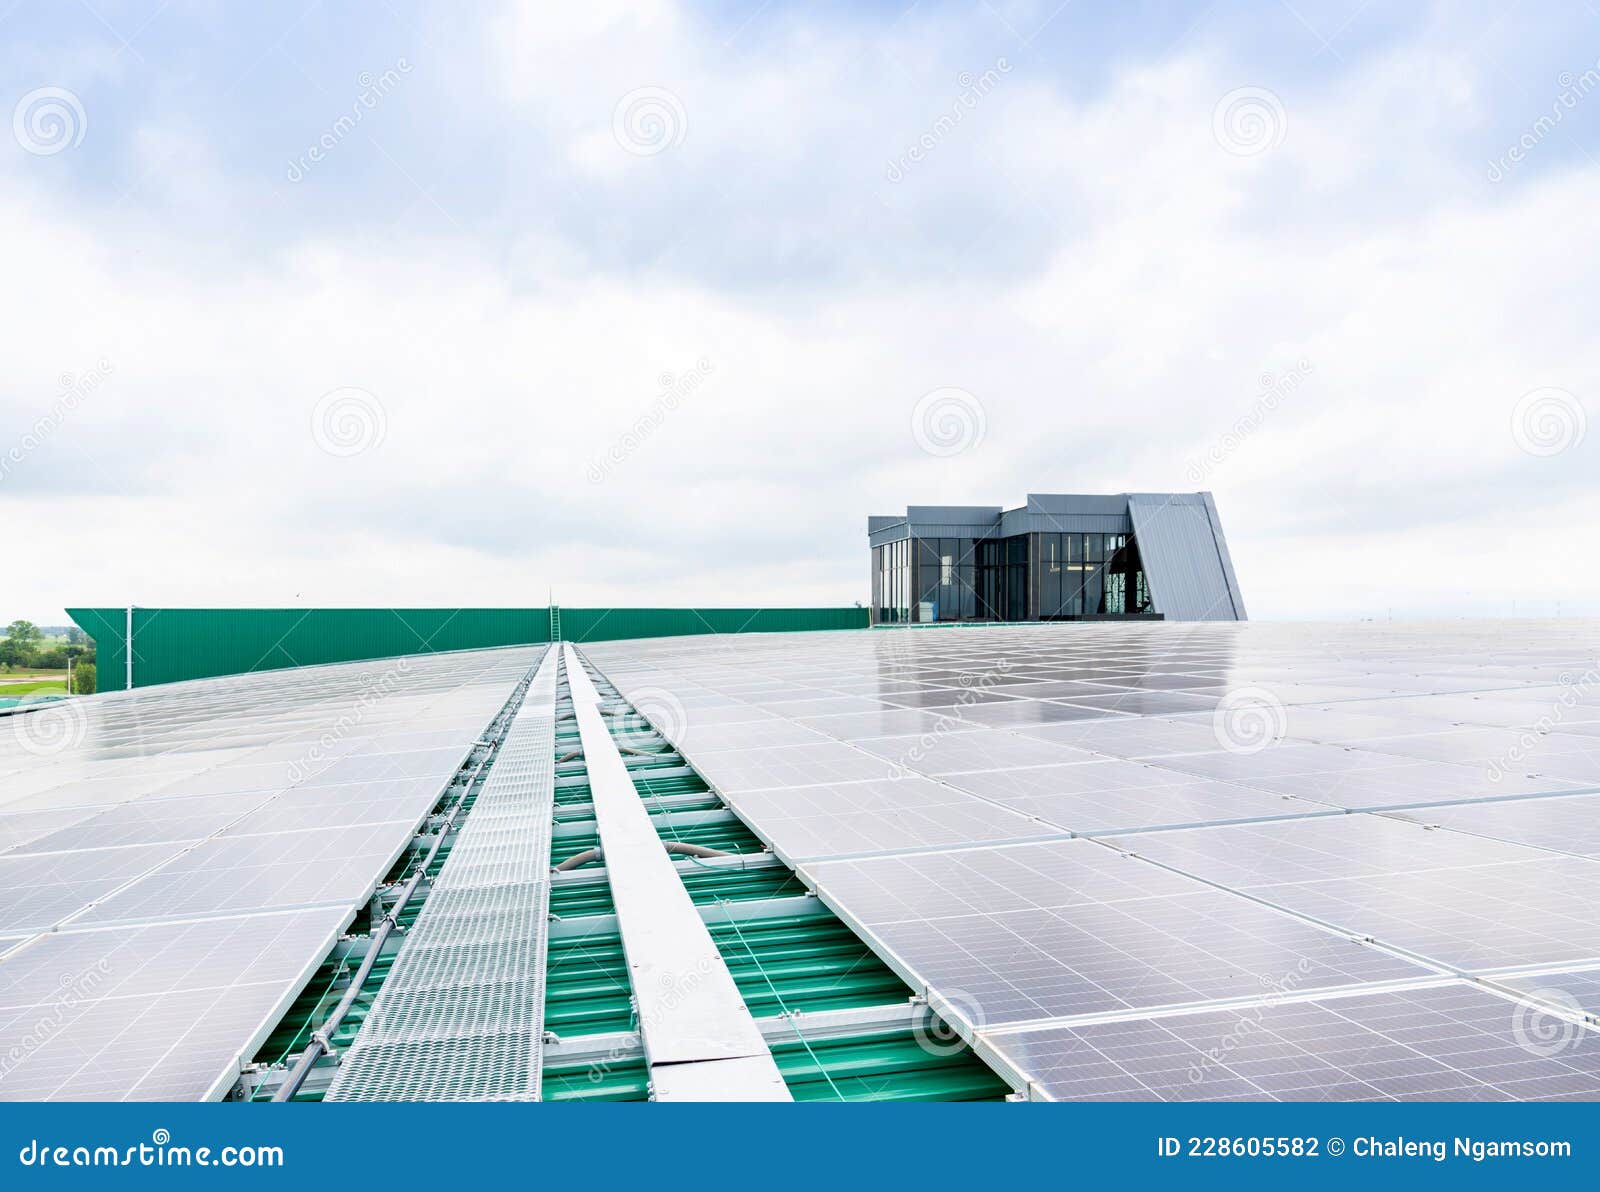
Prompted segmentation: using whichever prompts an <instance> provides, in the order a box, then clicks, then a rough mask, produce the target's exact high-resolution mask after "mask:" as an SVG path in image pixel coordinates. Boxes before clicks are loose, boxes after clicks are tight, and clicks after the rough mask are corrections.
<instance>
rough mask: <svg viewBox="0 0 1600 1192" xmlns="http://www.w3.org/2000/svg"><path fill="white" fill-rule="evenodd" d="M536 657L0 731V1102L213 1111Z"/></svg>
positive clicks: (450, 658) (209, 697)
mask: <svg viewBox="0 0 1600 1192" xmlns="http://www.w3.org/2000/svg"><path fill="white" fill-rule="evenodd" d="M539 653H540V651H539V650H537V649H511V650H493V651H478V652H472V653H460V654H448V655H423V656H414V657H408V658H404V659H391V660H386V661H379V662H372V663H356V664H348V665H340V666H322V667H307V668H303V669H298V670H288V671H272V672H265V673H260V674H254V675H246V676H240V677H237V678H229V679H219V680H202V681H197V682H191V683H181V684H173V685H170V686H164V687H153V688H146V689H141V690H137V691H133V692H115V693H109V694H106V695H102V696H96V697H92V698H89V699H84V700H74V701H66V702H62V703H58V704H54V705H52V706H50V707H49V708H48V709H46V710H42V711H36V712H29V713H26V714H23V715H11V716H7V717H0V1100H34V1099H47V1098H49V1099H67V1100H87V1099H161V1100H193V1099H200V1098H206V1097H217V1096H221V1095H223V1094H225V1093H226V1091H227V1089H228V1087H229V1086H230V1085H231V1084H232V1082H233V1080H234V1078H235V1077H236V1076H237V1074H238V1071H239V1064H240V1062H241V1059H243V1058H248V1056H249V1055H250V1054H251V1053H252V1052H253V1050H254V1048H255V1047H256V1046H257V1044H258V1043H259V1041H260V1040H261V1038H263V1037H264V1036H265V1034H266V1032H267V1031H268V1030H270V1028H271V1027H272V1026H273V1024H274V1023H276V1021H277V1020H278V1018H279V1017H281V1015H282V1013H283V1011H284V1009H285V1008H286V1007H287V1005H288V1004H289V1002H290V1001H292V1000H293V998H294V997H295V996H296V995H297V994H298V992H299V990H300V988H301V987H302V986H303V985H304V984H305V981H306V979H307V978H308V977H309V976H310V974H311V973H312V972H313V971H314V970H315V969H316V967H317V965H318V964H320V963H321V961H322V960H323V958H324V956H325V955H326V954H327V952H328V949H329V948H330V947H331V946H332V944H333V942H334V941H335V940H336V939H337V938H338V936H339V933H340V932H341V931H342V930H343V929H344V927H345V926H346V924H348V923H349V921H350V919H351V918H352V916H353V914H354V912H355V911H356V909H357V908H358V907H360V906H362V905H363V904H365V902H366V901H367V900H368V898H369V897H370V896H371V892H372V890H373V888H374V886H375V885H376V884H377V883H378V882H379V881H380V880H381V879H382V878H383V876H384V875H385V873H386V872H387V871H388V870H389V868H390V866H391V864H392V863H393V862H394V861H395V860H396V858H397V857H398V856H399V855H400V853H401V852H402V850H404V848H405V847H406V845H407V842H408V841H409V840H410V839H411V837H412V836H413V834H414V832H415V830H416V827H417V825H418V823H419V821H421V819H422V818H423V817H424V816H426V815H427V813H428V812H429V810H430V809H431V808H432V806H433V805H434V803H435V802H436V801H437V799H438V797H439V795H440V793H441V792H442V791H443V790H444V788H445V787H446V786H447V785H448V784H449V782H450V780H451V778H452V777H453V776H454V775H455V773H456V772H457V770H458V769H459V767H460V765H461V763H462V762H463V760H464V759H465V758H466V757H467V756H468V754H469V753H470V752H471V750H472V746H473V744H474V742H475V741H476V740H477V739H478V736H479V734H480V733H481V732H482V731H483V729H484V727H485V726H486V725H487V724H488V723H489V721H490V720H491V719H492V718H493V717H494V715H495V713H496V712H498V711H499V710H500V708H501V707H502V706H503V705H504V704H505V701H506V699H507V698H508V697H509V696H510V694H511V693H512V691H513V689H514V688H515V687H516V685H517V683H518V681H519V680H520V679H521V678H522V677H523V676H524V675H525V674H526V673H527V671H528V669H529V667H530V666H531V665H532V664H533V663H534V661H536V660H537V658H538V656H539Z"/></svg>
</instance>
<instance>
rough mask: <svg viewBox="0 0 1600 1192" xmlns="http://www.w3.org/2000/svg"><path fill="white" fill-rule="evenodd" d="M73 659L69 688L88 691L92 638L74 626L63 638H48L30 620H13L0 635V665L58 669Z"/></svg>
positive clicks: (92, 676) (91, 675)
mask: <svg viewBox="0 0 1600 1192" xmlns="http://www.w3.org/2000/svg"><path fill="white" fill-rule="evenodd" d="M69 661H70V662H71V663H72V691H73V694H75V695H89V694H91V693H92V692H93V691H94V689H95V666H94V639H93V638H91V637H89V635H88V634H86V633H84V631H83V630H81V629H79V628H77V627H76V626H74V627H73V628H71V629H68V630H67V634H66V641H50V640H47V639H46V638H45V636H44V631H43V630H42V629H40V628H39V627H38V626H37V625H35V624H34V623H33V622H32V621H13V622H11V624H9V625H7V626H6V635H5V637H4V638H3V639H0V669H3V670H5V671H16V670H18V669H23V670H60V671H64V670H66V669H67V663H68V662H69Z"/></svg>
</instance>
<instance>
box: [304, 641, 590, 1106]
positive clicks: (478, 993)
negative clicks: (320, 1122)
mask: <svg viewBox="0 0 1600 1192" xmlns="http://www.w3.org/2000/svg"><path fill="white" fill-rule="evenodd" d="M557 660H558V655H557V653H556V651H555V650H553V649H552V650H549V651H547V652H546V654H545V657H544V659H543V661H542V662H541V663H540V666H539V669H538V672H537V673H536V674H535V676H534V679H533V682H532V684H531V685H530V686H529V688H528V691H527V693H526V696H525V697H524V699H523V702H522V706H521V708H520V709H519V710H518V711H517V714H516V716H515V717H514V719H513V720H512V723H511V727H510V729H509V730H508V731H507V733H506V737H505V740H504V742H503V744H502V745H501V747H500V750H499V753H498V754H497V755H496V757H495V760H494V763H493V765H492V766H491V767H490V769H489V771H488V776H487V778H486V780H485V782H484V785H483V789H482V791H481V792H480V793H479V795H478V798H477V800H476V802H475V803H474V804H473V805H472V810H471V813H470V814H469V815H468V816H467V818H466V822H465V824H464V825H463V827H462V828H461V831H460V834H459V835H458V836H457V838H456V841H455V844H454V846H453V847H452V849H451V850H450V855H449V857H448V858H447V860H446V861H445V864H444V867H443V868H442V869H441V870H440V871H439V875H438V877H436V878H435V879H434V881H433V885H432V889H431V891H430V893H429V896H428V901H427V902H426V903H424V904H423V908H422V912H421V914H419V915H418V916H417V921H416V923H415V924H414V925H413V926H412V928H411V930H410V931H409V932H408V933H407V935H406V937H405V942H404V944H403V945H402V947H401V948H400V951H399V953H398V955H397V956H396V957H395V961H394V967H393V969H392V970H391V972H390V974H389V977H388V979H387V980H386V981H385V982H384V984H383V987H382V988H381V990H380V991H379V993H378V996H377V999H376V1000H375V1001H374V1002H373V1005H372V1010H371V1012H370V1013H369V1014H368V1015H367V1019H366V1021H365V1022H364V1023H363V1024H362V1027H361V1032H360V1033H359V1034H358V1035H357V1036H356V1040H355V1042H354V1044H352V1045H351V1047H350V1049H349V1051H348V1052H347V1053H346V1054H345V1056H344V1057H342V1060H341V1063H340V1066H339V1069H338V1071H337V1073H336V1074H335V1076H334V1078H333V1083H332V1084H331V1086H330V1087H329V1089H328V1093H327V1098H326V1099H327V1100H329V1101H399V1100H404V1101H414V1100H427V1101H482V1100H500V1101H533V1100H538V1098H539V1085H540V1079H541V1074H542V1055H543V1050H542V1046H541V1039H542V1036H543V1034H544V983H545V942H546V941H545V937H546V932H547V920H548V908H549V897H550V882H549V867H550V817H551V811H552V808H553V806H554V799H555V793H554V790H555V788H554V766H553V763H552V758H553V756H554V745H555V689H556V668H557Z"/></svg>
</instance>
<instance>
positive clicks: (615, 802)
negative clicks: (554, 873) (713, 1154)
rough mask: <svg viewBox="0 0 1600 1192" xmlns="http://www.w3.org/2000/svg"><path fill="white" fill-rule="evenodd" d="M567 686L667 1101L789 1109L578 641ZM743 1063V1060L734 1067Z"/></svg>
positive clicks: (569, 656) (568, 650)
mask: <svg viewBox="0 0 1600 1192" xmlns="http://www.w3.org/2000/svg"><path fill="white" fill-rule="evenodd" d="M563 649H564V650H565V654H566V667H567V685H568V687H569V689H570V691H571V695H572V706H573V710H574V713H575V715H576V718H577V721H578V733H579V738H580V740H581V741H582V743H583V755H584V758H585V761H586V763H587V766H588V771H589V785H590V788H591V791H592V793H593V803H594V810H595V818H596V822H597V825H598V829H599V836H600V842H601V846H602V847H603V848H604V850H605V857H606V872H607V876H608V877H609V878H610V881H611V894H612V899H613V901H614V903H615V904H616V914H617V924H618V928H619V931H620V933H621V936H622V945H623V950H624V952H625V953H626V955H627V960H628V976H629V980H630V981H631V983H632V986H633V995H634V1002H635V1006H636V1009H637V1013H638V1019H639V1029H640V1034H641V1035H642V1036H643V1039H644V1048H645V1055H646V1058H647V1060H648V1062H649V1065H650V1077H651V1082H652V1084H653V1086H654V1089H655V1096H656V1099H657V1100H661V1101H669V1100H717V1101H774V1100H778V1101H787V1100H791V1097H790V1095H789V1092H788V1086H787V1085H786V1084H785V1083H784V1081H783V1077H782V1075H781V1074H780V1073H779V1071H778V1065H777V1063H776V1061H775V1060H774V1059H773V1058H772V1053H771V1051H770V1050H768V1048H767V1044H766V1041H765V1040H764V1039H763V1038H762V1035H761V1029H760V1027H759V1026H757V1025H756V1021H755V1019H754V1018H753V1017H752V1016H751V1014H750V1012H749V1010H748V1009H747V1008H746V1007H745V1004H744V999H743V998H742V997H740V995H739V989H738V986H737V985H736V984H735V983H734V980H733V976H732V974H731V973H730V972H729V971H728V966H727V963H726V962H725V961H724V960H723V958H722V953H721V952H720V951H719V950H718V948H717V945H716V943H715V941H714V940H713V939H712V938H711V933H710V932H709V931H708V930H707V929H706V925H705V922H704V920H702V919H701V917H700V912H699V911H698V910H697V909H696V907H695V905H694V902H693V901H692V900H691V898H690V896H689V892H688V890H687V889H686V888H685V887H684V885H683V882H682V881H681V880H680V878H679V876H678V872H677V869H676V868H675V867H674V866H673V864H672V861H671V859H670V857H669V856H668V854H667V852H666V850H665V849H663V848H662V846H661V837H660V836H659V835H657V833H656V829H655V826H654V825H653V824H652V823H651V820H650V815H649V812H648V811H647V810H646V808H645V805H644V803H643V802H641V801H640V798H639V794H638V792H637V791H636V790H635V788H634V785H633V780H632V779H631V778H630V777H629V775H628V770H627V767H626V765H625V764H624V762H623V760H622V754H621V753H620V752H619V751H618V749H617V746H616V743H615V742H614V741H613V740H612V737H611V733H610V731H609V730H608V729H607V727H606V724H605V720H604V718H603V717H602V715H601V712H600V704H601V702H602V700H601V696H600V694H599V692H598V691H597V690H596V689H595V686H594V683H593V682H592V681H591V680H590V678H589V675H588V673H587V672H586V671H585V670H584V666H583V662H582V661H581V659H580V657H579V655H578V652H577V651H576V650H575V649H574V648H573V647H572V645H571V644H570V643H568V644H566V645H564V646H563ZM730 1061H739V1062H730Z"/></svg>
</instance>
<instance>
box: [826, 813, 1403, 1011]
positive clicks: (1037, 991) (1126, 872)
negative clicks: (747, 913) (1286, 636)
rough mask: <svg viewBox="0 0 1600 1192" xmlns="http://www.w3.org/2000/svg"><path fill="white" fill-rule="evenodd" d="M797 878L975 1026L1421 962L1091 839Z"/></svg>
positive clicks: (1327, 979) (1393, 970)
mask: <svg viewBox="0 0 1600 1192" xmlns="http://www.w3.org/2000/svg"><path fill="white" fill-rule="evenodd" d="M805 873H806V875H807V876H808V877H809V878H810V879H811V880H813V881H814V882H815V884H816V887H817V889H818V892H819V893H820V894H821V895H822V897H823V898H824V900H825V901H826V902H828V904H829V905H830V906H832V907H833V908H834V909H835V910H836V911H837V912H838V913H839V914H840V915H841V917H843V918H845V919H846V921H848V922H851V923H853V924H856V925H857V926H858V927H859V928H860V929H861V930H863V931H865V932H866V933H867V935H868V937H869V938H870V939H872V940H874V941H875V942H876V944H877V948H876V949H875V950H877V951H878V952H879V954H880V955H883V956H885V957H886V958H887V957H893V958H894V960H895V962H897V963H898V967H900V969H901V971H902V975H903V976H906V977H907V978H908V979H910V980H912V982H913V984H914V985H920V986H926V987H928V988H931V989H932V990H934V991H936V992H937V993H938V994H940V995H941V996H942V997H943V998H945V999H948V1000H949V1001H950V1002H951V1003H952V1005H953V1007H954V1012H955V1016H956V1017H958V1018H964V1019H966V1020H967V1021H969V1022H971V1023H972V1025H973V1026H975V1027H976V1026H983V1025H995V1024H1000V1023H1007V1022H1023V1021H1028V1020H1032V1019H1040V1018H1054V1017H1060V1016H1064V1015H1076V1014H1092V1013H1101V1012H1105V1011H1108V1010H1116V1009H1127V1008H1130V1007H1150V1006H1163V1005H1178V1004H1184V1003H1188V1002H1196V1001H1208V1000H1215V999H1219V998H1235V997H1246V996H1252V995H1256V994H1258V993H1259V992H1260V991H1261V990H1262V989H1263V988H1268V989H1270V988H1276V987H1278V986H1280V985H1282V984H1283V983H1285V982H1295V983H1299V984H1301V985H1302V986H1303V987H1306V988H1326V987H1330V986H1340V985H1352V984H1359V983H1362V982H1369V981H1387V980H1396V979H1404V978H1408V977H1415V976H1418V975H1422V974H1425V973H1426V972H1427V970H1426V969H1424V968H1422V967H1420V966H1418V965H1413V964H1411V963H1408V962H1406V961H1404V960H1400V959H1398V958H1396V957H1393V956H1390V955H1387V954H1385V953H1383V952H1380V951H1378V950H1376V949H1372V948H1368V947H1366V946H1364V945H1362V944H1359V943H1355V942H1353V941H1351V940H1349V939H1346V938H1342V937H1340V936H1338V935H1336V934H1333V933H1331V932H1327V931H1323V930H1321V929H1319V928H1316V927H1313V926H1310V925H1308V924H1306V923H1304V922H1301V921H1298V920H1296V919H1294V918H1293V917H1290V916H1287V915H1284V914H1281V913H1280V912H1277V911H1273V910H1269V909H1267V908H1265V907H1262V906H1260V905H1258V904H1255V903H1251V902H1249V901H1247V900H1245V899H1242V898H1240V897H1238V896H1236V895H1233V894H1228V893H1225V892H1222V891H1218V890H1214V889H1209V888H1207V887H1205V886H1203V885H1201V884H1199V883H1196V882H1193V881H1191V880H1189V879H1187V878H1184V877H1181V876H1179V875H1177V874H1174V873H1171V872H1170V871H1167V870H1162V869H1160V868H1158V867H1156V866H1151V865H1149V864H1147V863H1144V862H1141V861H1139V860H1137V859H1135V858H1131V857H1125V856H1120V855H1118V854H1116V853H1113V852H1112V851H1111V850H1109V849H1106V848H1103V847H1102V846H1099V845H1096V844H1094V843H1092V842H1089V841H1063V842H1054V843H1042V844H1030V845H1019V846H1016V847H1010V848H997V849H986V850H985V849H967V850H961V851H956V852H949V853H938V854H921V855H913V856H906V857H878V858H872V859H868V860H860V861H855V860H851V861H832V862H824V863H822V864H818V865H814V866H807V867H806V868H805Z"/></svg>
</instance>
